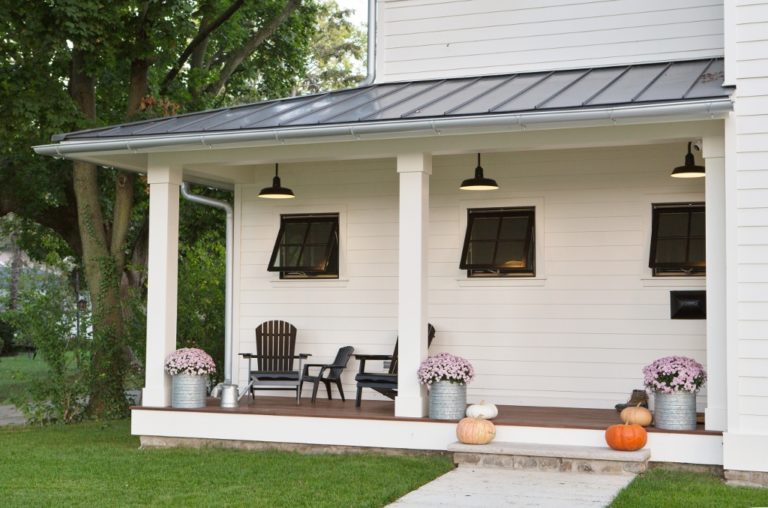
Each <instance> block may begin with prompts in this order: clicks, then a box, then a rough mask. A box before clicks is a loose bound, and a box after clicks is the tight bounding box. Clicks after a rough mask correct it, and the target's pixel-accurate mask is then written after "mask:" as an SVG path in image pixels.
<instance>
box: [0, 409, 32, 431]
mask: <svg viewBox="0 0 768 508" xmlns="http://www.w3.org/2000/svg"><path fill="white" fill-rule="evenodd" d="M25 423H27V419H26V418H24V415H23V414H21V411H19V410H18V409H16V406H10V405H0V426H3V425H23V424H25Z"/></svg>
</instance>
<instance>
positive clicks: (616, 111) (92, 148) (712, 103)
mask: <svg viewBox="0 0 768 508" xmlns="http://www.w3.org/2000/svg"><path fill="white" fill-rule="evenodd" d="M732 110H733V104H732V102H731V99H730V98H728V97H723V98H719V99H705V100H696V101H680V102H668V103H661V104H647V105H632V106H617V107H609V108H588V109H573V110H558V111H532V112H526V113H509V114H498V115H497V114H493V115H474V116H466V117H439V118H433V119H409V120H392V121H378V122H368V123H349V124H339V125H320V126H307V127H280V128H273V129H259V130H245V131H237V132H231V131H228V132H211V133H193V134H173V135H157V136H148V137H136V138H130V137H127V138H120V139H114V140H102V139H90V140H87V141H63V142H61V143H56V144H51V145H39V146H35V147H34V150H35V152H36V153H38V154H41V155H50V156H53V157H64V156H67V155H74V154H78V153H89V152H110V151H128V152H138V151H139V150H146V151H151V150H153V149H157V148H164V147H169V146H205V147H213V146H215V145H224V144H227V143H244V142H253V141H271V142H272V143H271V144H274V145H280V144H284V143H286V142H288V141H294V142H312V141H315V140H317V138H325V137H341V138H346V139H341V141H345V140H349V141H357V140H360V139H362V138H363V137H364V136H365V139H370V140H373V139H377V138H380V139H384V138H386V139H391V138H392V137H393V135H394V137H414V136H419V135H422V136H428V135H439V134H441V133H449V134H463V133H477V132H481V131H495V132H499V131H509V130H525V129H526V128H528V127H533V126H537V125H543V126H546V125H547V124H562V123H576V122H591V123H593V124H594V123H598V124H600V123H602V124H604V125H613V124H617V123H620V122H621V121H624V120H636V119H646V120H648V121H652V120H655V119H658V120H659V121H663V120H665V119H675V118H680V119H685V120H693V119H700V120H711V119H716V118H723V117H724V115H725V114H726V113H728V112H730V111H732Z"/></svg>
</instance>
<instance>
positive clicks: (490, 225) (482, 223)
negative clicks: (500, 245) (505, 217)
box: [470, 217, 499, 241]
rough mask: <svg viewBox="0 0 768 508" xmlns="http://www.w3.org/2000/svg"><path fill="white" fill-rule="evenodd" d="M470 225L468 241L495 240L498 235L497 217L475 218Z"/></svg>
mask: <svg viewBox="0 0 768 508" xmlns="http://www.w3.org/2000/svg"><path fill="white" fill-rule="evenodd" d="M470 224H471V227H472V236H471V238H470V241H475V240H496V235H498V233H499V218H498V217H475V218H474V220H472V221H471V223H470Z"/></svg>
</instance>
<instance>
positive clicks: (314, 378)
mask: <svg viewBox="0 0 768 508" xmlns="http://www.w3.org/2000/svg"><path fill="white" fill-rule="evenodd" d="M354 352H355V348H353V347H352V346H346V347H343V348H341V349H339V352H338V353H336V358H335V359H334V360H333V363H325V364H324V363H307V364H305V365H304V371H303V372H302V374H301V381H300V382H299V391H301V387H302V385H303V384H304V382H305V381H306V382H311V383H312V402H313V403H314V402H315V399H316V398H317V387H318V386H320V383H321V382H322V383H323V384H324V385H325V390H326V391H327V392H328V400H331V399H332V398H333V397H332V396H331V383H334V384H335V385H336V387H337V388H338V389H339V395H341V400H343V401H346V400H347V399H345V398H344V389H343V388H342V387H341V373H342V372H344V368H345V367H346V366H347V363H349V358H350V357H351V356H352V353H354ZM315 368H317V369H320V370H319V371H318V372H317V374H315V375H312V374H310V373H309V369H315Z"/></svg>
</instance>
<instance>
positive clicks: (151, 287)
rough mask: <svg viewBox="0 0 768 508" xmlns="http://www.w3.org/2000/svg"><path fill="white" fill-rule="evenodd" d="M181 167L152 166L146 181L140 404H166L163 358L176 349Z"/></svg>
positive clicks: (167, 388)
mask: <svg viewBox="0 0 768 508" xmlns="http://www.w3.org/2000/svg"><path fill="white" fill-rule="evenodd" d="M181 178H182V172H181V168H178V167H170V166H169V165H164V164H157V165H153V164H152V163H151V161H150V165H149V169H148V171H147V181H148V182H149V191H150V192H149V260H148V263H147V265H148V266H147V269H148V274H147V277H148V278H147V280H148V283H147V354H146V378H145V384H144V392H143V394H142V405H144V406H161V407H162V406H168V405H170V400H171V384H170V376H168V375H167V374H166V373H165V370H164V369H163V363H164V360H165V357H166V356H167V355H168V354H169V353H170V352H172V351H173V350H174V349H176V312H177V288H178V257H179V186H180V185H181Z"/></svg>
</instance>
